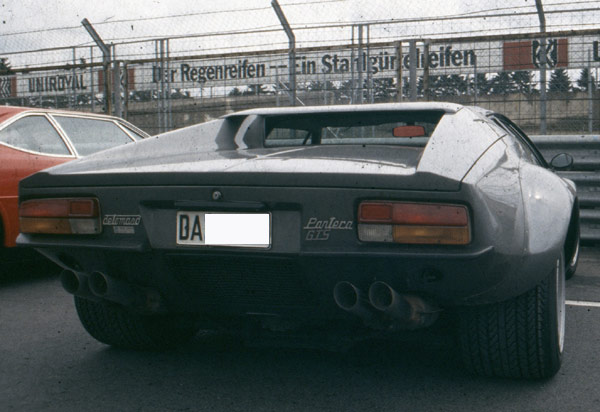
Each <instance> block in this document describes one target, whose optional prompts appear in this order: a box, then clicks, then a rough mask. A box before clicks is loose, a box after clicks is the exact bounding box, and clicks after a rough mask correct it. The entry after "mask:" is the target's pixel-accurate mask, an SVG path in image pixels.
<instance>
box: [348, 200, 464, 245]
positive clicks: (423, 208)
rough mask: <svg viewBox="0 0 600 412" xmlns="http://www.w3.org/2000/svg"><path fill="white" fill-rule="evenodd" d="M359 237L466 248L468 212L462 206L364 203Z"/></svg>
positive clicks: (367, 239) (360, 209) (370, 239)
mask: <svg viewBox="0 0 600 412" xmlns="http://www.w3.org/2000/svg"><path fill="white" fill-rule="evenodd" d="M358 237H359V239H360V240H361V241H363V242H394V243H403V244H441V245H466V244H469V243H470V242H471V230H470V225H469V212H468V209H467V208H466V207H465V206H462V205H447V204H435V203H406V202H376V201H368V202H363V203H361V204H360V205H359V210H358Z"/></svg>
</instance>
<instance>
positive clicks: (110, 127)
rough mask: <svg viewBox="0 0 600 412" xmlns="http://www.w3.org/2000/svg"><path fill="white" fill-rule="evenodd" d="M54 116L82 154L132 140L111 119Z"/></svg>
mask: <svg viewBox="0 0 600 412" xmlns="http://www.w3.org/2000/svg"><path fill="white" fill-rule="evenodd" d="M53 117H54V119H55V120H56V121H57V122H58V123H59V124H60V127H62V129H63V130H64V131H65V133H66V134H67V137H68V138H69V139H70V140H71V143H72V144H73V146H74V147H75V150H77V153H78V154H80V155H82V156H86V155H89V154H92V153H95V152H99V151H100V150H104V149H109V148H111V147H115V146H119V145H122V144H124V143H130V142H132V140H131V138H130V137H129V135H127V133H125V132H124V131H123V130H122V129H121V128H120V127H119V126H117V125H116V124H115V123H114V122H113V121H111V120H103V119H91V118H84V117H71V116H62V115H60V116H58V115H54V116H53Z"/></svg>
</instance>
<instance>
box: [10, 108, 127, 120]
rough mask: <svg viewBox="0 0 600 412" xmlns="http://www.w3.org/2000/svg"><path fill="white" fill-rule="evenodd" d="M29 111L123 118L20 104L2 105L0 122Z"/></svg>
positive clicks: (101, 117)
mask: <svg viewBox="0 0 600 412" xmlns="http://www.w3.org/2000/svg"><path fill="white" fill-rule="evenodd" d="M24 112H28V113H51V114H64V115H71V116H72V115H77V116H86V117H96V118H98V119H111V120H122V119H120V118H118V117H115V116H109V115H106V114H97V113H89V112H78V111H75V110H60V109H44V108H39V107H20V106H0V122H3V121H4V120H6V119H10V118H11V117H13V116H16V115H18V114H21V113H24Z"/></svg>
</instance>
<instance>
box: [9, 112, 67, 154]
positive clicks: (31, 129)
mask: <svg viewBox="0 0 600 412" xmlns="http://www.w3.org/2000/svg"><path fill="white" fill-rule="evenodd" d="M0 142H3V143H6V144H9V145H11V146H14V147H17V148H19V149H23V150H29V151H32V152H39V153H46V154H52V155H70V154H71V152H70V151H69V149H68V148H67V146H66V145H65V142H64V141H63V139H62V138H61V137H60V135H59V134H58V132H57V131H56V129H55V128H54V127H53V126H52V125H51V124H50V122H49V121H48V119H46V117H45V116H38V115H33V116H26V117H23V118H21V119H19V120H17V121H15V122H13V123H11V124H10V125H8V126H7V127H5V128H4V129H2V130H0Z"/></svg>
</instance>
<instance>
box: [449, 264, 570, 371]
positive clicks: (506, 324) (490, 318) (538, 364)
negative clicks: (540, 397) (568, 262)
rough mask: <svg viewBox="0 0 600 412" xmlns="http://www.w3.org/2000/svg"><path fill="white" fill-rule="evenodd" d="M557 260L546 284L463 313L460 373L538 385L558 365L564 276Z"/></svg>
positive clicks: (560, 357)
mask: <svg viewBox="0 0 600 412" xmlns="http://www.w3.org/2000/svg"><path fill="white" fill-rule="evenodd" d="M564 270H565V269H564V258H563V256H562V255H561V256H560V258H559V259H558V260H557V262H556V265H555V268H554V269H553V270H552V273H550V274H549V275H548V277H547V278H546V279H544V280H543V281H542V282H540V283H539V284H538V285H537V286H536V287H534V288H533V289H532V290H530V291H528V292H526V293H524V294H523V295H520V296H517V297H516V298H513V299H510V300H507V301H505V302H500V303H496V304H491V305H484V306H477V307H473V308H469V309H465V310H464V311H463V313H462V314H461V317H460V341H461V342H460V343H461V350H462V355H463V361H464V364H465V366H466V368H467V369H468V370H469V371H471V372H473V373H475V374H477V375H482V376H498V377H509V378H526V379H541V378H549V377H551V376H554V375H555V374H556V372H558V370H559V369H560V365H561V361H562V352H563V343H564V325H565V272H564Z"/></svg>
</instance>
